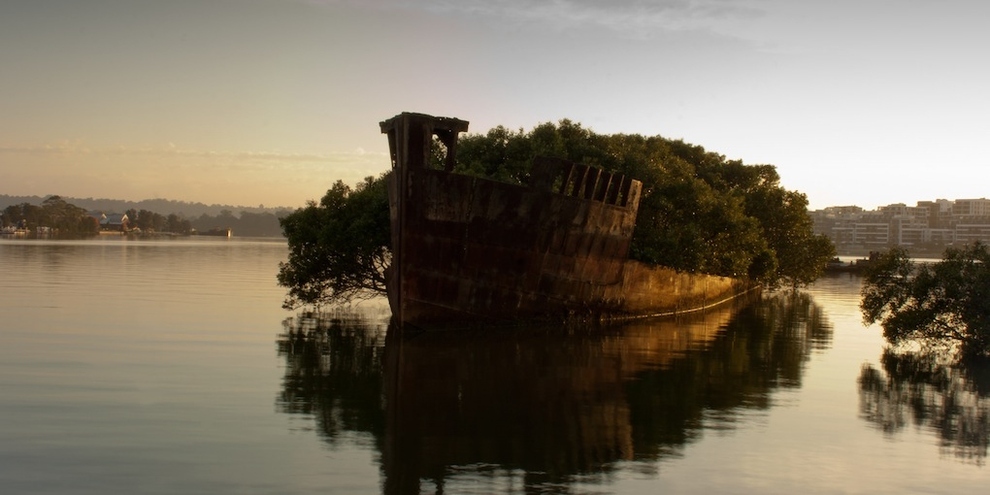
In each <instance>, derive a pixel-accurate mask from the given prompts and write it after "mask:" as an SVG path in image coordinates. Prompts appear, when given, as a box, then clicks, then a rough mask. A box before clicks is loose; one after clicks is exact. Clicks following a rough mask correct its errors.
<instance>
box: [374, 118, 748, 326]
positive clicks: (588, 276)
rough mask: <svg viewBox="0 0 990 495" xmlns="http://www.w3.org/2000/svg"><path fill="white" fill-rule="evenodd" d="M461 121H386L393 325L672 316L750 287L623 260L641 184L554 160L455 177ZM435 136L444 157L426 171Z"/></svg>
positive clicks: (464, 126) (463, 124)
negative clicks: (526, 174) (503, 178)
mask: <svg viewBox="0 0 990 495" xmlns="http://www.w3.org/2000/svg"><path fill="white" fill-rule="evenodd" d="M467 129H468V122H467V121H464V120H460V119H457V118H450V117H434V116H431V115H425V114H420V113H402V114H399V115H397V116H395V117H393V118H391V119H388V120H385V121H383V122H381V131H382V133H384V134H387V135H388V142H389V150H390V153H391V160H392V168H393V170H392V171H393V173H392V175H391V178H390V181H389V184H388V187H389V191H388V194H389V209H390V219H391V235H392V264H391V266H390V268H389V270H388V273H387V275H386V281H387V283H386V285H387V287H386V289H387V293H388V301H389V306H390V308H391V310H392V315H393V318H395V319H396V320H397V321H398V322H400V323H402V324H409V325H414V326H417V327H421V328H433V327H441V326H450V325H471V324H493V323H506V322H520V321H533V320H545V321H566V320H596V321H598V320H610V319H626V318H632V317H643V316H661V315H672V314H679V313H685V312H693V311H698V310H703V309H706V308H709V307H712V306H715V305H719V304H721V303H724V302H727V301H729V300H731V299H733V298H735V297H737V296H739V295H741V294H744V293H746V292H748V291H750V289H751V288H752V286H751V284H749V283H748V282H747V281H745V280H741V279H734V278H727V277H718V276H710V275H700V274H691V273H683V272H678V271H676V270H674V269H671V268H666V267H657V266H653V265H648V264H645V263H640V262H637V261H634V260H630V259H628V254H629V246H630V241H631V239H632V234H633V229H634V228H635V225H636V213H637V210H638V207H639V199H640V195H641V193H642V183H640V182H639V181H637V180H634V179H631V178H627V177H624V176H622V175H620V174H615V173H610V172H607V171H605V170H601V169H598V168H595V167H591V166H587V165H582V164H579V163H573V162H569V161H565V160H560V159H554V158H537V159H535V160H534V162H533V168H532V170H531V172H530V180H529V183H528V184H525V185H518V184H509V183H504V182H500V181H496V180H491V179H486V178H481V177H475V176H470V175H466V174H461V173H457V172H455V171H454V165H455V163H456V153H457V140H458V136H459V134H460V133H462V132H467ZM434 140H436V141H438V142H439V143H440V144H441V145H442V148H444V149H445V156H444V158H443V164H442V167H433V166H431V159H430V158H431V153H432V150H433V145H434Z"/></svg>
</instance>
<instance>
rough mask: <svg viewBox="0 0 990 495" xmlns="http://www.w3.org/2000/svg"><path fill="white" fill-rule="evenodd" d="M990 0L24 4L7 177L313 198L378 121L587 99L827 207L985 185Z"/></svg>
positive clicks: (4, 57) (971, 190)
mask: <svg viewBox="0 0 990 495" xmlns="http://www.w3.org/2000/svg"><path fill="white" fill-rule="evenodd" d="M988 18H990V4H988V3H983V2H970V1H962V0H949V1H946V2H938V3H930V2H910V3H905V2H897V1H894V0H874V1H871V2H853V1H851V0H837V1H834V2H792V1H787V0H739V1H732V2H728V1H725V0H692V1H684V0H617V1H614V2H608V3H607V4H598V3H595V2H587V1H581V0H561V1H556V2H549V3H546V2H534V1H532V0H485V1H481V0H462V1H460V2H445V1H436V2H399V1H397V0H371V1H369V0H363V1H357V0H200V1H183V0H179V1H174V2H161V1H153V0H86V1H76V0H45V1H37V0H7V1H5V2H2V3H0V46H3V47H4V49H3V50H0V67H3V71H0V87H3V88H4V98H3V99H0V115H3V116H4V118H3V119H0V193H3V194H10V195H38V196H40V195H44V194H51V193H53V192H56V193H57V194H59V195H63V196H71V197H101V196H116V197H122V198H134V200H135V201H138V200H139V199H137V198H174V199H175V200H179V201H188V202H202V203H207V202H217V203H221V204H232V205H251V204H265V205H269V204H272V205H286V206H290V207H291V206H295V207H298V206H302V205H304V204H305V202H306V201H308V200H318V199H319V198H320V197H321V196H322V195H323V193H325V192H326V190H327V189H329V187H330V186H331V185H332V184H333V182H335V181H336V180H338V179H340V180H343V181H344V182H345V183H348V184H351V185H353V184H355V183H357V182H358V181H360V180H361V179H362V178H364V177H367V176H377V175H379V174H381V173H382V172H384V171H386V170H387V169H388V168H389V161H388V156H387V142H386V139H385V137H384V136H382V135H381V134H380V132H379V128H378V122H379V121H381V120H383V119H387V118H389V117H391V116H393V115H395V114H398V113H400V112H403V111H415V112H423V113H431V114H435V115H445V116H453V117H458V118H461V119H465V120H468V121H470V122H471V128H470V130H471V132H474V133H484V132H486V131H487V130H488V129H490V128H492V127H494V126H497V125H504V126H506V127H508V128H510V129H520V128H521V129H525V130H529V129H532V128H533V127H534V126H536V125H539V124H541V123H544V122H557V121H559V120H561V119H564V118H567V119H571V120H572V121H574V122H579V123H581V124H582V125H583V126H584V127H586V128H589V129H591V130H593V131H594V132H597V133H602V134H612V133H630V134H642V135H646V136H653V135H660V136H663V137H666V138H671V139H683V140H684V141H686V142H688V143H691V144H695V145H699V146H703V147H704V148H705V149H706V150H708V151H713V152H716V153H719V154H723V155H725V156H726V157H727V158H729V159H740V160H742V161H743V162H744V163H746V164H753V165H755V164H772V165H775V166H776V167H777V170H778V172H779V173H780V176H781V178H782V184H783V186H784V187H786V188H788V189H791V190H797V191H800V192H802V193H805V194H806V195H807V196H808V199H809V203H810V207H811V209H819V208H823V207H826V206H838V205H850V204H855V205H858V206H862V207H864V208H867V209H871V208H875V207H876V206H878V205H885V204H891V203H908V202H910V201H913V200H915V198H980V197H986V196H988V195H990V194H988V192H987V189H986V186H985V185H984V183H983V182H982V181H979V180H973V179H974V178H976V177H980V176H981V174H982V173H983V170H984V168H985V167H986V165H988V164H990V163H988V160H987V158H986V156H985V155H986V152H985V150H983V149H982V148H983V146H982V141H983V140H984V138H985V137H986V136H987V135H990V121H988V119H986V115H988V114H990V96H988V95H987V91H986V88H987V87H988V86H990V84H988V83H990V68H988V67H987V66H986V64H983V63H982V62H981V60H984V59H986V58H987V57H986V52H987V51H988V49H990V31H988V30H986V29H985V28H984V26H983V24H984V21H985V20H986V19H988Z"/></svg>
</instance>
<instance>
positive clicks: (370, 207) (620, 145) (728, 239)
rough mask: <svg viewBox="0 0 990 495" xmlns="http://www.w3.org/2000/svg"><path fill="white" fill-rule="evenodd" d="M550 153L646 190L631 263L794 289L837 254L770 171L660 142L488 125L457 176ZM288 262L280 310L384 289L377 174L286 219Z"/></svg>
mask: <svg viewBox="0 0 990 495" xmlns="http://www.w3.org/2000/svg"><path fill="white" fill-rule="evenodd" d="M536 156H549V157H556V158H563V159H566V160H570V161H574V162H579V163H584V164H587V165H592V166H596V167H599V168H602V169H605V170H608V171H610V172H619V173H622V174H624V175H626V176H627V177H632V178H635V179H638V180H640V181H642V182H643V194H642V197H641V200H640V206H639V214H638V216H637V221H636V228H635V230H634V233H633V238H632V245H631V249H630V256H631V257H632V258H633V259H637V260H640V261H643V262H646V263H651V264H656V265H663V266H668V267H671V268H675V269H677V270H681V271H685V272H693V273H707V274H713V275H722V276H729V277H740V278H749V279H751V280H754V281H758V282H761V283H764V284H766V285H768V286H776V285H780V284H786V285H791V286H795V287H796V286H800V285H802V284H806V283H809V282H811V281H813V280H815V279H816V278H817V277H819V276H820V275H821V274H822V272H823V270H824V268H825V264H826V262H827V261H828V260H829V259H830V258H831V257H832V256H834V253H835V250H834V247H833V246H832V243H831V242H830V241H829V240H828V238H827V237H825V236H822V235H815V234H814V233H813V231H812V220H811V217H810V216H809V215H808V211H807V207H808V201H807V198H806V197H805V196H804V194H801V193H799V192H796V191H788V190H786V189H784V188H783V187H782V186H781V185H780V176H779V175H778V174H777V171H776V168H775V167H773V166H772V165H744V164H743V163H742V162H741V161H739V160H727V159H726V158H725V157H724V156H722V155H719V154H716V153H712V152H708V151H705V149H704V148H702V147H700V146H695V145H691V144H688V143H685V142H683V141H681V140H670V139H666V138H663V137H660V136H650V137H644V136H641V135H638V134H613V135H602V134H596V133H594V132H591V131H590V130H588V129H585V128H584V127H582V126H581V125H580V124H577V123H574V122H571V121H569V120H562V121H560V122H559V123H556V124H554V123H544V124H540V125H538V126H536V127H534V128H533V129H532V130H531V131H529V132H525V131H524V130H522V129H520V130H518V131H513V130H510V129H507V128H505V127H501V126H499V127H495V128H493V129H491V130H490V131H488V132H487V133H485V134H468V135H466V136H463V137H462V138H461V139H460V140H459V142H458V152H457V164H456V167H455V170H456V171H457V172H460V173H464V174H469V175H475V176H479V177H488V178H493V179H497V180H501V181H506V182H514V183H525V182H526V181H527V180H528V178H529V171H530V167H531V165H532V161H533V158H534V157H536ZM281 222H282V228H283V231H284V233H285V235H286V237H288V239H289V246H290V257H289V260H288V262H286V263H284V264H283V265H282V266H281V268H280V272H279V283H280V284H281V285H283V286H285V287H288V288H289V295H288V297H287V298H286V306H287V307H294V306H298V305H306V304H332V303H338V302H346V301H348V300H350V299H351V298H353V297H356V296H359V295H361V294H372V295H374V294H379V293H382V292H384V269H385V266H386V264H387V262H388V260H389V247H388V246H389V240H390V237H389V222H388V199H387V191H386V187H385V176H384V175H383V176H381V177H378V178H376V179H371V178H368V179H366V180H365V181H364V182H363V183H361V184H359V185H358V186H357V187H355V188H354V189H351V188H349V187H348V186H346V185H344V184H343V183H341V182H339V181H338V182H337V183H336V184H334V186H333V187H332V188H331V189H330V190H329V191H327V195H326V196H324V198H323V199H322V200H321V201H320V203H319V204H316V203H310V204H309V205H307V207H306V208H303V209H300V210H297V211H296V212H295V213H292V214H290V215H288V216H287V217H285V218H284V219H282V221H281Z"/></svg>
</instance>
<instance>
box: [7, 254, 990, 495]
mask: <svg viewBox="0 0 990 495" xmlns="http://www.w3.org/2000/svg"><path fill="white" fill-rule="evenodd" d="M285 256H286V246H285V243H284V242H282V241H254V240H239V239H231V240H216V239H212V240H211V239H205V240H190V239H183V240H169V241H128V240H124V239H112V240H106V239H101V240H92V241H78V242H70V241H62V242H59V241H14V240H0V493H3V494H28V493H30V494H47V493H60V494H61V493H72V494H87V493H93V494H96V493H99V494H107V493H126V494H152V493H161V494H175V493H182V494H197V493H204V494H205V493H209V494H225V493H238V494H255V493H271V494H295V493H416V492H423V493H435V492H439V491H443V492H445V493H657V492H666V493H787V494H791V493H871V494H872V493H965V492H970V493H975V492H977V491H980V492H982V491H984V490H985V489H986V485H987V482H988V481H990V471H988V468H987V467H986V466H985V464H986V456H987V445H988V440H990V398H988V396H990V380H988V377H987V371H986V370H972V369H957V368H945V367H939V366H936V365H933V364H932V363H920V362H914V361H910V360H905V359H898V358H896V357H895V356H891V355H888V354H885V353H884V345H883V341H882V338H881V336H880V332H879V329H878V328H875V327H871V328H864V327H863V326H862V324H861V322H860V316H859V313H858V309H857V303H858V289H859V279H857V278H855V277H850V276H842V277H837V278H827V279H824V280H822V281H821V282H819V283H818V284H816V286H815V287H813V288H811V289H810V290H807V291H805V292H803V293H800V294H798V295H778V296H774V297H768V298H766V299H765V300H763V301H760V302H757V303H753V304H750V305H748V306H744V307H740V308H734V309H732V310H726V311H719V312H714V313H711V314H708V315H705V316H704V317H703V318H701V317H699V318H689V319H682V320H680V321H669V320H668V321H642V322H636V323H634V324H630V325H626V326H624V327H620V328H609V329H604V330H597V331H589V330H587V329H581V328H526V329H516V330H499V331H493V332H486V333H480V334H479V333H449V332H448V333H440V334H421V335H413V336H404V337H399V336H398V335H396V333H395V332H389V331H388V325H387V316H388V314H387V310H385V309H384V308H383V307H382V306H381V305H380V303H378V304H365V305H363V306H362V311H361V312H357V313H355V312H353V311H348V312H344V311H340V312H337V313H335V314H330V315H306V314H299V313H295V312H288V311H285V310H283V309H281V307H280V305H281V300H282V296H283V291H282V289H280V288H279V287H277V286H276V284H275V274H276V272H277V270H278V262H279V261H282V260H284V259H285Z"/></svg>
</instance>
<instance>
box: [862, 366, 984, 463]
mask: <svg viewBox="0 0 990 495" xmlns="http://www.w3.org/2000/svg"><path fill="white" fill-rule="evenodd" d="M880 362H881V366H882V367H883V371H880V370H877V369H876V368H874V367H873V366H871V365H865V366H864V367H863V370H862V372H861V373H860V377H859V388H860V414H861V416H862V417H863V418H864V419H866V420H867V421H869V422H871V423H873V424H875V425H876V426H877V428H879V429H881V430H882V431H883V432H884V433H885V434H887V435H893V434H895V433H896V432H898V431H900V430H902V429H903V428H904V427H905V426H907V425H908V423H909V421H910V423H911V424H913V425H915V426H917V427H921V428H925V429H928V430H931V431H933V432H934V433H935V434H936V435H937V436H938V438H939V447H940V449H941V450H942V451H943V452H946V453H947V452H952V453H953V454H954V455H955V456H956V457H958V458H960V459H965V460H967V461H970V462H973V463H975V464H978V465H983V464H985V462H986V456H987V446H988V444H990V397H988V395H990V366H988V364H990V363H988V362H986V361H985V360H981V361H974V360H964V361H956V360H954V359H952V358H948V357H946V356H944V355H942V354H939V353H938V352H901V351H898V350H894V349H887V350H885V351H884V354H883V356H882V357H881V358H880Z"/></svg>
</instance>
